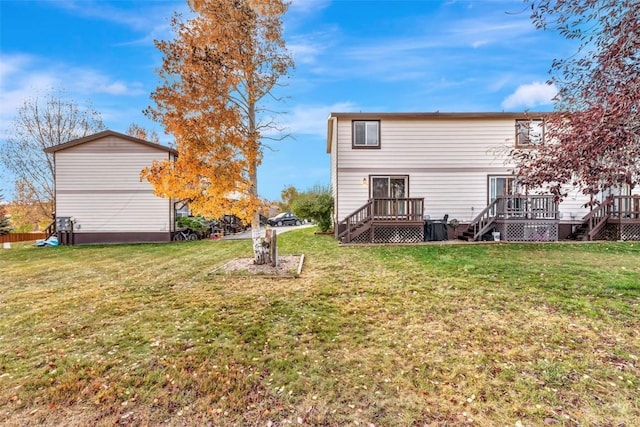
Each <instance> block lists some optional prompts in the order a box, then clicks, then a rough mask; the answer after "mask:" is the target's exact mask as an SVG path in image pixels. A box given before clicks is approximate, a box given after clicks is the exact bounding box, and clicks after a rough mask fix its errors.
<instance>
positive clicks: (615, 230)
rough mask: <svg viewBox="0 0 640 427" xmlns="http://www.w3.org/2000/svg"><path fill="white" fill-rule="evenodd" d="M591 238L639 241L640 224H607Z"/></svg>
mask: <svg viewBox="0 0 640 427" xmlns="http://www.w3.org/2000/svg"><path fill="white" fill-rule="evenodd" d="M593 240H612V241H616V240H622V241H640V224H638V223H630V224H607V225H606V226H605V227H603V228H602V230H600V232H598V234H597V235H596V236H595V238H594V239H593Z"/></svg>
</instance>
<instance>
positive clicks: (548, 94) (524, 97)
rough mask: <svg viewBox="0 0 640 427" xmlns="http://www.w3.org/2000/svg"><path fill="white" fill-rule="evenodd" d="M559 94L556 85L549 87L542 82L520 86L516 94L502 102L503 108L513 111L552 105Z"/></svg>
mask: <svg viewBox="0 0 640 427" xmlns="http://www.w3.org/2000/svg"><path fill="white" fill-rule="evenodd" d="M557 93H558V89H556V87H555V85H548V84H546V83H542V82H533V83H529V84H524V85H520V86H518V88H517V89H516V91H515V92H514V93H512V94H511V95H509V96H507V97H506V98H505V99H504V101H502V108H504V109H505V110H513V109H519V108H523V107H524V108H532V107H536V106H539V105H546V104H551V103H552V102H553V101H552V100H553V97H554V96H556V94H557Z"/></svg>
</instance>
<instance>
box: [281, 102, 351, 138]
mask: <svg viewBox="0 0 640 427" xmlns="http://www.w3.org/2000/svg"><path fill="white" fill-rule="evenodd" d="M356 109H357V107H356V106H355V105H354V104H352V103H350V102H338V103H335V104H332V105H297V106H296V107H295V108H294V109H293V110H292V111H291V113H290V114H289V115H287V116H286V120H285V123H283V126H285V127H286V128H287V130H288V132H290V133H291V134H293V135H294V136H295V135H314V136H320V137H322V138H325V137H326V136H327V118H328V117H329V114H330V113H335V112H346V111H355V110H356Z"/></svg>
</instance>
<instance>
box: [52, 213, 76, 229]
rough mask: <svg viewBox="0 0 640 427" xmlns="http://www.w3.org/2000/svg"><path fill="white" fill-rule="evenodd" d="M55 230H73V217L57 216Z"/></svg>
mask: <svg viewBox="0 0 640 427" xmlns="http://www.w3.org/2000/svg"><path fill="white" fill-rule="evenodd" d="M56 230H58V231H73V217H70V216H57V217H56Z"/></svg>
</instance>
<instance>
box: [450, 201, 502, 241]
mask: <svg viewBox="0 0 640 427" xmlns="http://www.w3.org/2000/svg"><path fill="white" fill-rule="evenodd" d="M498 200H499V199H495V200H494V201H493V202H491V203H490V204H489V206H487V207H486V208H484V209H483V210H482V212H480V213H479V214H478V215H476V217H475V218H474V219H473V221H471V223H470V224H469V226H468V227H467V229H466V230H465V231H463V232H462V234H460V235H459V236H458V239H460V240H466V241H468V242H475V241H477V240H478V239H481V238H482V236H483V235H485V234H486V233H488V232H490V231H491V230H492V229H493V227H494V224H495V220H496V206H497V205H498Z"/></svg>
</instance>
